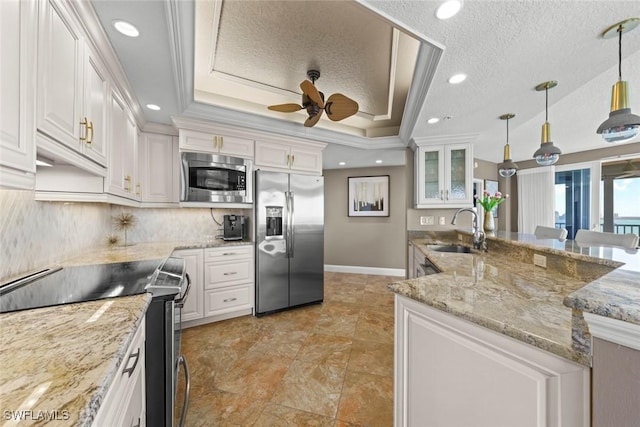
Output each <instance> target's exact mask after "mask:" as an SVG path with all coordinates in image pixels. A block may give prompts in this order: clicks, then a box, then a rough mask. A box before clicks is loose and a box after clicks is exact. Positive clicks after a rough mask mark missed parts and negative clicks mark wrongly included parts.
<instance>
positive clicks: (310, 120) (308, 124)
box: [304, 110, 322, 128]
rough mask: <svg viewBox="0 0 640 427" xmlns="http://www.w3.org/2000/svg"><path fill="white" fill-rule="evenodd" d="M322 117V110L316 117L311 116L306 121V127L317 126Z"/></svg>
mask: <svg viewBox="0 0 640 427" xmlns="http://www.w3.org/2000/svg"><path fill="white" fill-rule="evenodd" d="M320 116H322V110H320V111H319V112H318V114H316V115H315V116H311V117H309V118H308V119H307V120H305V121H304V127H307V128H310V127H313V126H315V124H316V123H318V120H320Z"/></svg>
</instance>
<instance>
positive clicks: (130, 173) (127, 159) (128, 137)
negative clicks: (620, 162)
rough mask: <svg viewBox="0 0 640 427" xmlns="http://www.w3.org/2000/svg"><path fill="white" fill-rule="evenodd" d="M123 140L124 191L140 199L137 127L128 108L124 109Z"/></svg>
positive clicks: (129, 195) (131, 196) (132, 197)
mask: <svg viewBox="0 0 640 427" xmlns="http://www.w3.org/2000/svg"><path fill="white" fill-rule="evenodd" d="M125 121H126V131H125V142H124V147H123V153H124V158H123V159H122V161H123V163H124V174H125V176H124V180H125V191H126V192H127V193H129V194H128V197H129V198H131V199H135V200H140V195H141V192H140V190H141V184H140V176H139V173H138V172H139V171H138V127H137V126H136V122H135V121H134V120H133V117H132V116H131V114H130V113H129V111H128V109H126V110H125Z"/></svg>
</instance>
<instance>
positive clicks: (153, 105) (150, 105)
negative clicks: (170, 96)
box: [147, 104, 160, 111]
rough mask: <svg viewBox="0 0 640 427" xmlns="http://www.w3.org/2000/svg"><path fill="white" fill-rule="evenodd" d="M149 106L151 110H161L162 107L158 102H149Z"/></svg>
mask: <svg viewBox="0 0 640 427" xmlns="http://www.w3.org/2000/svg"><path fill="white" fill-rule="evenodd" d="M147 108H148V109H149V110H154V111H160V107H159V106H157V105H156V104H147Z"/></svg>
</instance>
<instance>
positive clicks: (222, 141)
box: [220, 136, 224, 149]
mask: <svg viewBox="0 0 640 427" xmlns="http://www.w3.org/2000/svg"><path fill="white" fill-rule="evenodd" d="M222 147H224V136H221V137H220V149H222Z"/></svg>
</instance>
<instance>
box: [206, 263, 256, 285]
mask: <svg viewBox="0 0 640 427" xmlns="http://www.w3.org/2000/svg"><path fill="white" fill-rule="evenodd" d="M204 280H205V284H204V288H205V289H210V288H215V287H220V286H229V285H235V284H241V283H247V282H253V260H249V259H245V260H240V261H235V262H225V263H207V264H205V272H204Z"/></svg>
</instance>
